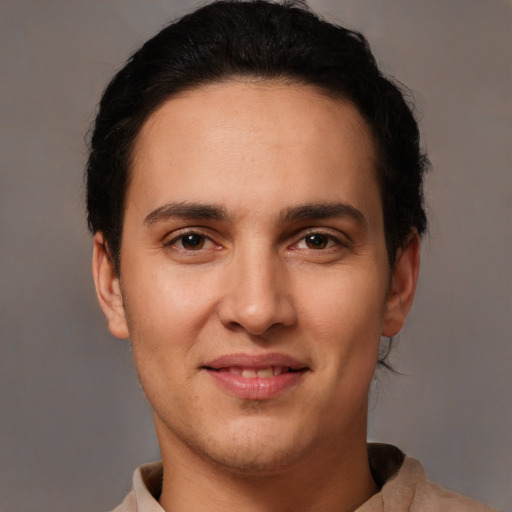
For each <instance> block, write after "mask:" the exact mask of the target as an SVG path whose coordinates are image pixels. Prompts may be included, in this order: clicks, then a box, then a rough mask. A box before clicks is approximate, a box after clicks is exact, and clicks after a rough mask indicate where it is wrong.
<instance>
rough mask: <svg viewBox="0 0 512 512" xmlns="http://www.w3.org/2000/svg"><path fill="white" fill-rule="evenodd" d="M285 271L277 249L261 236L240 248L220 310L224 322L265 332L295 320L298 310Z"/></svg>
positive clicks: (258, 333) (234, 255)
mask: <svg viewBox="0 0 512 512" xmlns="http://www.w3.org/2000/svg"><path fill="white" fill-rule="evenodd" d="M285 274H286V272H285V269H284V268H283V263H282V261H281V259H280V257H279V254H278V253H277V251H276V250H275V249H274V248H273V247H272V246H270V245H265V244H264V243H262V242H261V240H260V241H258V240H252V241H251V242H250V243H247V244H244V245H243V246H239V247H238V248H236V250H235V251H234V254H233V258H232V261H231V263H230V269H229V285H228V286H227V288H226V290H225V294H224V297H223V301H222V304H221V310H220V313H221V314H220V316H221V321H222V322H223V323H224V325H226V326H228V325H229V326H231V327H233V326H239V327H242V328H244V329H245V330H247V331H248V332H250V333H251V334H255V335H261V334H263V333H265V331H267V330H268V329H269V328H270V327H272V326H274V325H289V324H290V323H292V322H293V321H294V318H295V313H294V308H293V304H292V300H291V297H290V290H289V289H288V287H287V284H286V283H287V279H286V275H285Z"/></svg>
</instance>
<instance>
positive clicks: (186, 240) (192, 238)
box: [180, 233, 205, 251]
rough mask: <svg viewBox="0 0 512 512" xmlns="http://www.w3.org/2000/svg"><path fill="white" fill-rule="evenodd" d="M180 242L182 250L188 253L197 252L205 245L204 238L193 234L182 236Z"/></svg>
mask: <svg viewBox="0 0 512 512" xmlns="http://www.w3.org/2000/svg"><path fill="white" fill-rule="evenodd" d="M180 240H181V246H182V247H183V249H187V250H188V251H198V250H199V249H202V248H203V247H204V244H205V237H204V236H203V235H198V234H195V233H191V234H189V235H184V236H182V237H181V239H180Z"/></svg>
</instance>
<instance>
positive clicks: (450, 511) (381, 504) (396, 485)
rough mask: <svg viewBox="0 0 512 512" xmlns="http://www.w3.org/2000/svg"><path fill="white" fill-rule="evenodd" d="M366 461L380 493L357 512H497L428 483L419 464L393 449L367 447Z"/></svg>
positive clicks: (381, 446)
mask: <svg viewBox="0 0 512 512" xmlns="http://www.w3.org/2000/svg"><path fill="white" fill-rule="evenodd" d="M368 457H369V461H370V466H371V468H372V473H373V475H374V478H375V480H376V482H377V483H378V484H379V485H380V486H381V490H380V492H378V493H377V494H375V495H374V496H373V497H372V498H371V499H370V500H369V501H368V502H367V503H365V504H364V505H363V506H362V507H361V508H360V509H359V512H387V511H390V512H391V511H393V512H401V511H404V512H405V511H407V512H440V511H442V512H497V511H496V509H493V508H491V507H488V506H487V505H484V504H482V503H479V502H477V501H475V500H473V499H471V498H467V497H465V496H462V495H460V494H457V493H455V492H452V491H449V490H447V489H444V488H442V487H441V486H439V485H437V484H434V483H432V482H430V481H429V480H428V479H427V477H426V475H425V471H424V470H423V467H422V466H421V464H420V463H419V461H417V460H416V459H413V458H411V457H407V456H405V455H404V454H403V453H402V452H401V451H400V450H399V449H398V448H396V447H394V446H391V445H385V444H370V445H369V446H368Z"/></svg>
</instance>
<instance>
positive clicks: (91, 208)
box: [87, 1, 427, 273]
mask: <svg viewBox="0 0 512 512" xmlns="http://www.w3.org/2000/svg"><path fill="white" fill-rule="evenodd" d="M233 78H242V79H247V80H275V81H276V80H277V81H282V82H287V83H297V84H307V85H311V86H313V87H315V88H317V89H318V90H319V91H321V92H322V93H324V94H325V95H327V96H330V97H334V98H340V99H345V100H348V101H350V102H351V103H353V104H354V105H355V106H356V108H357V109H358V111H359V113H360V114H361V115H362V116H363V118H364V119H365V120H366V122H367V123H368V126H369V127H370V130H371V133H372V136H373V138H374V142H375V148H376V152H377V165H376V169H375V171H376V175H377V180H378V184H379V188H380V194H381V199H382V206H383V214H384V228H385V236H386V247H387V252H388V259H389V264H390V267H392V266H393V265H394V262H395V258H396V253H397V250H399V248H400V247H401V246H403V244H404V243H405V242H406V241H407V239H408V237H409V235H410V233H411V231H416V232H417V233H418V234H419V235H420V236H421V235H422V234H423V233H424V232H425V229H426V216H425V212H424V208H423V194H422V183H423V174H424V172H425V169H426V167H427V160H426V158H425V156H424V155H423V154H422V153H421V151H420V145H419V131H418V127H417V124H416V121H415V120H414V117H413V115H412V113H411V110H410V108H409V106H408V105H407V103H406V101H405V100H404V96H403V94H402V91H401V90H400V88H399V87H398V86H397V85H396V84H395V83H393V81H391V80H390V79H389V78H386V77H385V76H384V75H383V74H382V73H381V72H380V70H379V69H378V67H377V64H376V62H375V59H374V57H373V55H372V53H371V51H370V47H369V45H368V43H367V41H366V39H365V38H364V37H363V36H362V35H361V34H359V33H357V32H354V31H350V30H347V29H345V28H342V27H339V26H336V25H333V24H331V23H328V22H326V21H323V20H322V19H320V18H318V17H317V16H316V15H315V14H313V13H312V12H310V11H309V10H307V9H306V8H305V6H304V5H303V4H301V3H299V2H288V3H285V4H283V5H279V4H276V3H270V2H265V1H254V2H237V1H235V2H224V1H220V2H215V3H212V4H210V5H207V6H205V7H203V8H201V9H199V10H197V11H195V12H193V13H192V14H190V15H188V16H185V17H184V18H182V19H180V20H179V21H177V22H175V23H172V24H170V25H169V26H168V27H167V28H165V29H164V30H162V31H161V32H160V33H158V34H157V35H156V36H155V37H153V38H152V39H150V40H149V41H147V42H146V43H145V44H144V46H143V47H142V48H141V49H140V50H139V51H137V52H136V53H135V54H134V55H133V56H132V57H131V58H130V59H129V61H128V62H127V64H126V65H125V67H124V68H123V69H122V70H121V71H119V73H118V74H117V75H116V76H115V77H114V79H113V80H112V81H111V83H110V84H109V86H108V87H107V88H106V90H105V92H104V94H103V97H102V100H101V103H100V109H99V113H98V115H97V118H96V122H95V125H94V129H93V133H92V138H91V147H90V156H89V161H88V164H87V208H88V223H89V228H90V230H91V231H92V232H93V233H95V232H102V233H103V235H104V237H105V240H106V243H107V246H108V250H109V254H110V257H111V258H112V261H113V263H114V265H115V268H116V271H117V272H118V273H119V272H120V248H121V244H122V227H123V216H124V207H125V197H126V192H127V190H128V187H129V185H130V167H131V158H132V153H133V148H134V144H135V141H136V139H137V135H138V134H139V132H140V129H141V127H142V125H143V124H144V122H145V121H146V120H147V119H148V117H149V116H150V115H151V114H152V113H153V112H154V111H155V110H156V109H157V108H158V107H159V106H161V105H162V104H163V103H164V102H165V101H167V100H168V99H170V98H172V97H173V96H175V95H178V94H179V93H181V92H183V91H186V90H191V89H194V88H197V87H200V86H204V85H207V84H212V83H219V82H224V81H228V80H230V79H233Z"/></svg>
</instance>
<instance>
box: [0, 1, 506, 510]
mask: <svg viewBox="0 0 512 512" xmlns="http://www.w3.org/2000/svg"><path fill="white" fill-rule="evenodd" d="M193 3H194V2H185V1H180V2H177V1H176V2H172V1H163V0H162V1H157V0H150V1H148V0H146V1H143V0H126V1H119V0H108V1H69V0H60V1H58V0H45V1H36V0H32V1H29V0H3V1H0V88H1V95H0V111H1V117H0V119H1V120H0V130H1V132H0V155H1V156H0V158H1V160H0V180H1V181H0V183H1V185H0V244H1V245H0V247H1V260H0V261H1V265H0V301H1V303H0V335H1V344H0V510H2V511H3V512H6V511H7V512H36V511H37V512H46V511H52V512H53V511H65V510H74V511H76V512H80V511H101V510H107V509H109V508H111V507H113V506H114V505H116V504H117V503H118V502H119V501H120V500H121V498H122V497H123V495H124V494H125V492H127V491H128V488H129V486H130V479H131V473H132V471H133V469H134V468H135V467H136V466H137V465H139V464H141V463H143V462H145V461H149V460H153V459H157V458H158V448H157V445H156V440H155V436H154V434H153V429H152V422H151V415H150V411H149V407H148V405H147V404H146V403H145V401H144V398H143V396H142V393H141V391H140V390H139V387H138V384H137V381H136V378H135V374H134V371H133V369H132V367H131V361H130V352H129V347H128V345H127V343H125V342H122V341H118V340H114V339H112V338H111V337H110V336H109V335H108V333H107V331H106V326H105V322H104V320H103V318H102V315H101V313H100V310H99V307H98V306H97V305H96V299H95V296H94V292H93V286H92V281H91V278H90V273H89V267H90V254H91V238H90V236H89V235H88V233H87V230H86V227H85V221H84V213H83V192H82V168H83V165H84V161H85V154H86V152H85V145H84V142H83V137H84V133H85V132H86V130H87V127H88V125H89V123H90V121H91V120H92V117H93V113H94V109H95V104H96V102H97V100H98V98H99V95H100V93H101V91H102V89H103V87H104V85H105V84H106V81H107V80H108V79H109V78H110V77H111V75H112V74H113V73H114V71H115V70H117V69H118V67H119V66H120V65H121V63H122V62H123V61H124V60H125V58H126V57H127V56H128V54H130V53H131V52H132V51H133V50H135V49H136V48H137V46H138V45H139V44H140V43H141V42H143V41H144V40H145V39H146V38H147V37H149V36H150V35H152V34H153V33H154V32H155V31H157V30H158V29H159V28H160V27H161V26H162V25H164V24H165V22H166V21H167V20H168V19H170V18H172V17H175V16H177V15H180V14H183V13H184V12H186V11H187V10H189V9H190V7H191V6H192V5H193ZM311 4H312V5H313V6H314V7H315V8H316V9H317V10H318V11H320V12H321V13H322V14H324V15H325V16H327V17H328V18H331V19H335V20H337V21H339V22H341V23H344V24H346V25H348V26H350V27H353V28H358V29H360V30H362V31H363V32H364V33H365V34H366V35H367V36H368V38H369V39H370V41H371V43H372V45H373V47H374V50H375V52H376V54H377V56H378V58H379V60H380V62H381V63H382V65H383V66H384V68H385V69H386V70H387V71H388V72H390V73H391V74H393V75H396V76H397V77H398V78H399V79H400V80H401V81H403V82H404V83H405V84H407V85H408V86H409V87H410V88H411V89H412V90H413V91H415V93H416V98H417V102H418V110H419V112H418V115H419V116H420V117H421V118H422V126H423V132H424V141H425V144H426V146H427V148H428V150H429V152H430V157H431V160H432V163H433V166H434V171H433V173H432V174H431V175H430V177H429V180H428V184H427V200H428V203H429V206H430V214H431V235H430V237H429V238H428V239H426V240H425V242H424V244H423V268H422V277H421V280H420V285H419V291H418V295H417V301H416V305H415V308H414V310H413V312H412V314H411V317H410V319H409V322H408V324H407V326H406V328H405V330H404V332H403V334H402V336H401V339H400V345H399V347H398V349H397V351H396V352H395V356H394V363H395V365H396V366H397V368H398V369H399V370H401V371H402V373H403V374H404V375H403V376H398V377H397V376H392V375H386V374H381V375H380V377H379V380H378V381H377V382H376V385H375V389H374V393H373V400H372V413H371V422H370V438H371V439H375V440H381V441H388V442H392V443H396V444H398V445H399V446H401V447H402V448H403V449H404V450H405V451H407V452H408V453H409V454H411V455H413V456H416V457H418V458H420V459H421V460H422V462H423V464H424V466H425V468H426V470H427V473H428V474H429V476H430V478H431V479H433V480H436V481H438V482H440V483H442V484H443V485H445V486H447V487H449V488H452V489H454V490H457V491H459V492H461V493H464V494H468V495H471V496H474V497H476V498H479V499H481V500H484V501H486V502H488V503H491V504H493V505H494V506H496V507H498V508H501V509H503V510H510V509H511V508H512V485H511V482H512V440H511V432H512V400H511V392H510V391H511V384H512V382H511V381H512V344H511V313H512V311H511V307H512V297H511V292H512V279H511V278H512V276H511V273H512V247H511V245H512V229H511V228H512V226H511V224H512V222H511V221H512V201H511V195H512V183H511V179H512V173H511V149H510V148H511V142H512V137H511V135H512V134H511V131H512V108H511V91H512V78H511V42H512V34H511V27H512V2H511V1H510V0H509V1H506V0H501V1H500V0H490V1H489V0H448V1H447V0H396V1H395V0H389V1H382V0H347V1H338V2H337V1H334V0H331V1H328V0H315V1H313V0H312V1H311Z"/></svg>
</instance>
